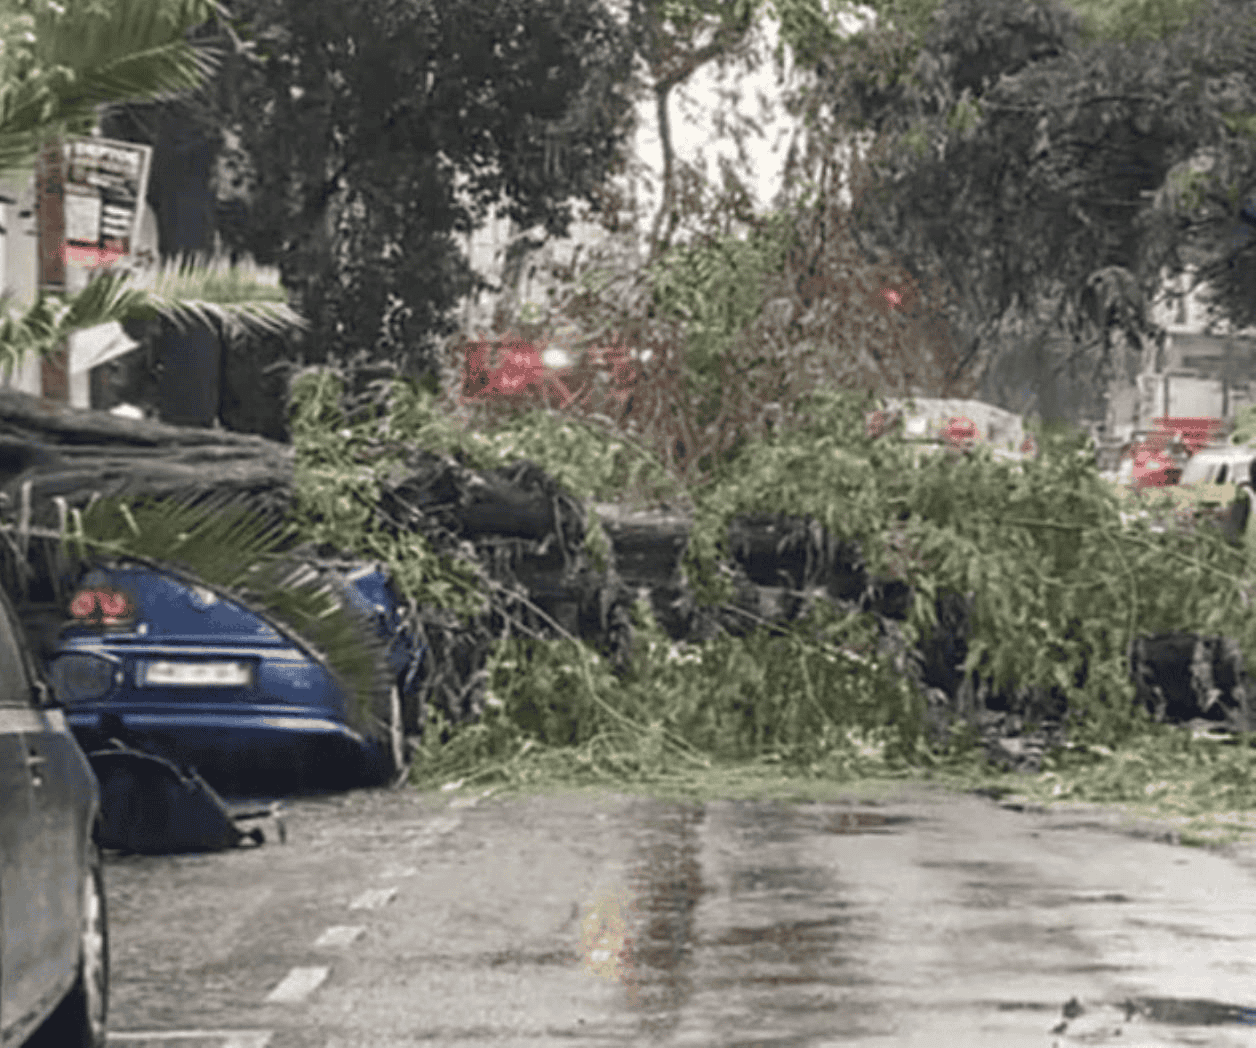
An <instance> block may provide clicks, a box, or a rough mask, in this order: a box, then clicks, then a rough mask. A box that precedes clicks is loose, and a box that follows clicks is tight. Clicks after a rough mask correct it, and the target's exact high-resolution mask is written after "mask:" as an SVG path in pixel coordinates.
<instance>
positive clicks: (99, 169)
mask: <svg viewBox="0 0 1256 1048" xmlns="http://www.w3.org/2000/svg"><path fill="white" fill-rule="evenodd" d="M152 153H153V150H152V146H146V145H140V144H138V143H136V142H121V141H118V140H117V139H112V138H94V137H83V138H70V139H67V140H66V143H65V177H64V181H63V185H64V194H65V195H64V198H63V199H64V201H65V248H64V251H65V261H66V263H67V264H68V265H71V266H78V267H82V268H85V269H94V268H96V267H97V266H106V265H109V264H111V263H113V262H116V261H117V260H118V259H120V258H122V257H124V256H126V255H128V254H130V253H131V252H132V250H133V249H134V247H135V242H136V239H137V237H138V235H139V223H140V215H141V214H142V212H143V209H144V196H145V194H146V193H147V192H148V171H149V167H150V165H151V162H152Z"/></svg>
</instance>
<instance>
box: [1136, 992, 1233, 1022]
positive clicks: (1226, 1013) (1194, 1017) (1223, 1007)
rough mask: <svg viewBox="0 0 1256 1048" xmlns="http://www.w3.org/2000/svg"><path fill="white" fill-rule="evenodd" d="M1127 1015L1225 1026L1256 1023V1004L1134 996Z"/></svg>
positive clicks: (1155, 1020) (1165, 1020)
mask: <svg viewBox="0 0 1256 1048" xmlns="http://www.w3.org/2000/svg"><path fill="white" fill-rule="evenodd" d="M1124 1008H1125V1018H1126V1020H1127V1021H1128V1020H1129V1019H1132V1018H1134V1017H1135V1016H1136V1015H1137V1016H1141V1017H1142V1018H1144V1019H1146V1020H1148V1021H1150V1022H1154V1023H1165V1024H1166V1025H1169V1026H1221V1025H1223V1024H1225V1023H1237V1024H1239V1025H1242V1026H1256V1008H1252V1007H1243V1006H1240V1005H1236V1004H1222V1003H1221V1002H1220V1001H1207V1000H1191V999H1185V998H1180V997H1133V998H1131V999H1130V1000H1128V1001H1126V1002H1125V1004H1124Z"/></svg>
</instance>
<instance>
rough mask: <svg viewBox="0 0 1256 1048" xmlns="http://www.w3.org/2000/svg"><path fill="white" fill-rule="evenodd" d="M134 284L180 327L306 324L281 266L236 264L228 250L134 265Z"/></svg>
mask: <svg viewBox="0 0 1256 1048" xmlns="http://www.w3.org/2000/svg"><path fill="white" fill-rule="evenodd" d="M131 287H132V288H134V289H135V290H136V291H139V292H142V293H143V294H144V296H145V299H146V302H147V308H149V309H150V310H151V311H152V312H153V313H155V314H156V315H159V316H161V317H163V318H165V319H167V320H169V321H171V322H172V323H173V324H175V325H176V326H177V327H180V328H183V327H189V326H192V325H195V324H205V325H207V326H209V327H221V328H222V329H223V331H224V332H225V333H227V334H228V335H234V334H240V333H244V332H249V331H253V332H258V333H264V334H280V333H282V332H284V331H288V330H291V329H293V328H301V327H304V326H305V319H304V318H303V317H302V316H301V315H300V314H299V313H297V312H296V311H295V310H293V309H292V308H291V307H290V306H289V305H288V293H287V291H286V290H285V289H284V287H283V285H282V284H281V283H280V282H279V271H278V270H277V269H275V268H274V267H272V266H259V265H257V264H256V263H255V262H253V260H252V259H249V258H244V259H241V260H240V261H238V262H236V263H234V264H233V263H232V262H231V261H230V259H228V258H227V257H226V256H224V255H201V256H197V257H193V258H190V259H188V258H185V259H172V260H168V261H166V262H163V263H162V264H161V265H160V266H154V267H151V268H149V269H140V270H132V280H131Z"/></svg>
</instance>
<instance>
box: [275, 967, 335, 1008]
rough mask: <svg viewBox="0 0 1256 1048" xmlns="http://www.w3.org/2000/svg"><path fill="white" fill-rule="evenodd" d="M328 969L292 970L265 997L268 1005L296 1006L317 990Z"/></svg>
mask: <svg viewBox="0 0 1256 1048" xmlns="http://www.w3.org/2000/svg"><path fill="white" fill-rule="evenodd" d="M330 971H331V969H330V968H293V969H292V971H290V972H289V973H288V974H287V975H285V976H284V977H283V981H282V982H280V984H279V985H278V986H276V987H275V988H274V989H273V990H271V991H270V993H269V994H268V995H267V996H266V1001H267V1003H268V1004H297V1003H299V1002H300V1001H303V1000H305V999H306V998H307V997H308V996H309V995H310V994H312V993H313V992H314V991H315V990H317V989H318V988H319V987H320V986H321V985H322V984H323V980H324V979H326V978H327V974H328V972H330Z"/></svg>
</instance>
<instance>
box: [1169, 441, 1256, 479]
mask: <svg viewBox="0 0 1256 1048" xmlns="http://www.w3.org/2000/svg"><path fill="white" fill-rule="evenodd" d="M1254 459H1256V446H1252V445H1250V444H1233V445H1222V446H1217V447H1210V448H1204V449H1202V450H1201V451H1198V452H1196V453H1195V454H1194V455H1192V456H1191V458H1190V460H1189V461H1188V462H1187V463H1186V466H1185V468H1184V469H1183V470H1182V479H1181V481H1179V483H1181V484H1184V485H1185V484H1250V482H1251V480H1250V478H1251V474H1250V470H1251V465H1252V461H1253V460H1254Z"/></svg>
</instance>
